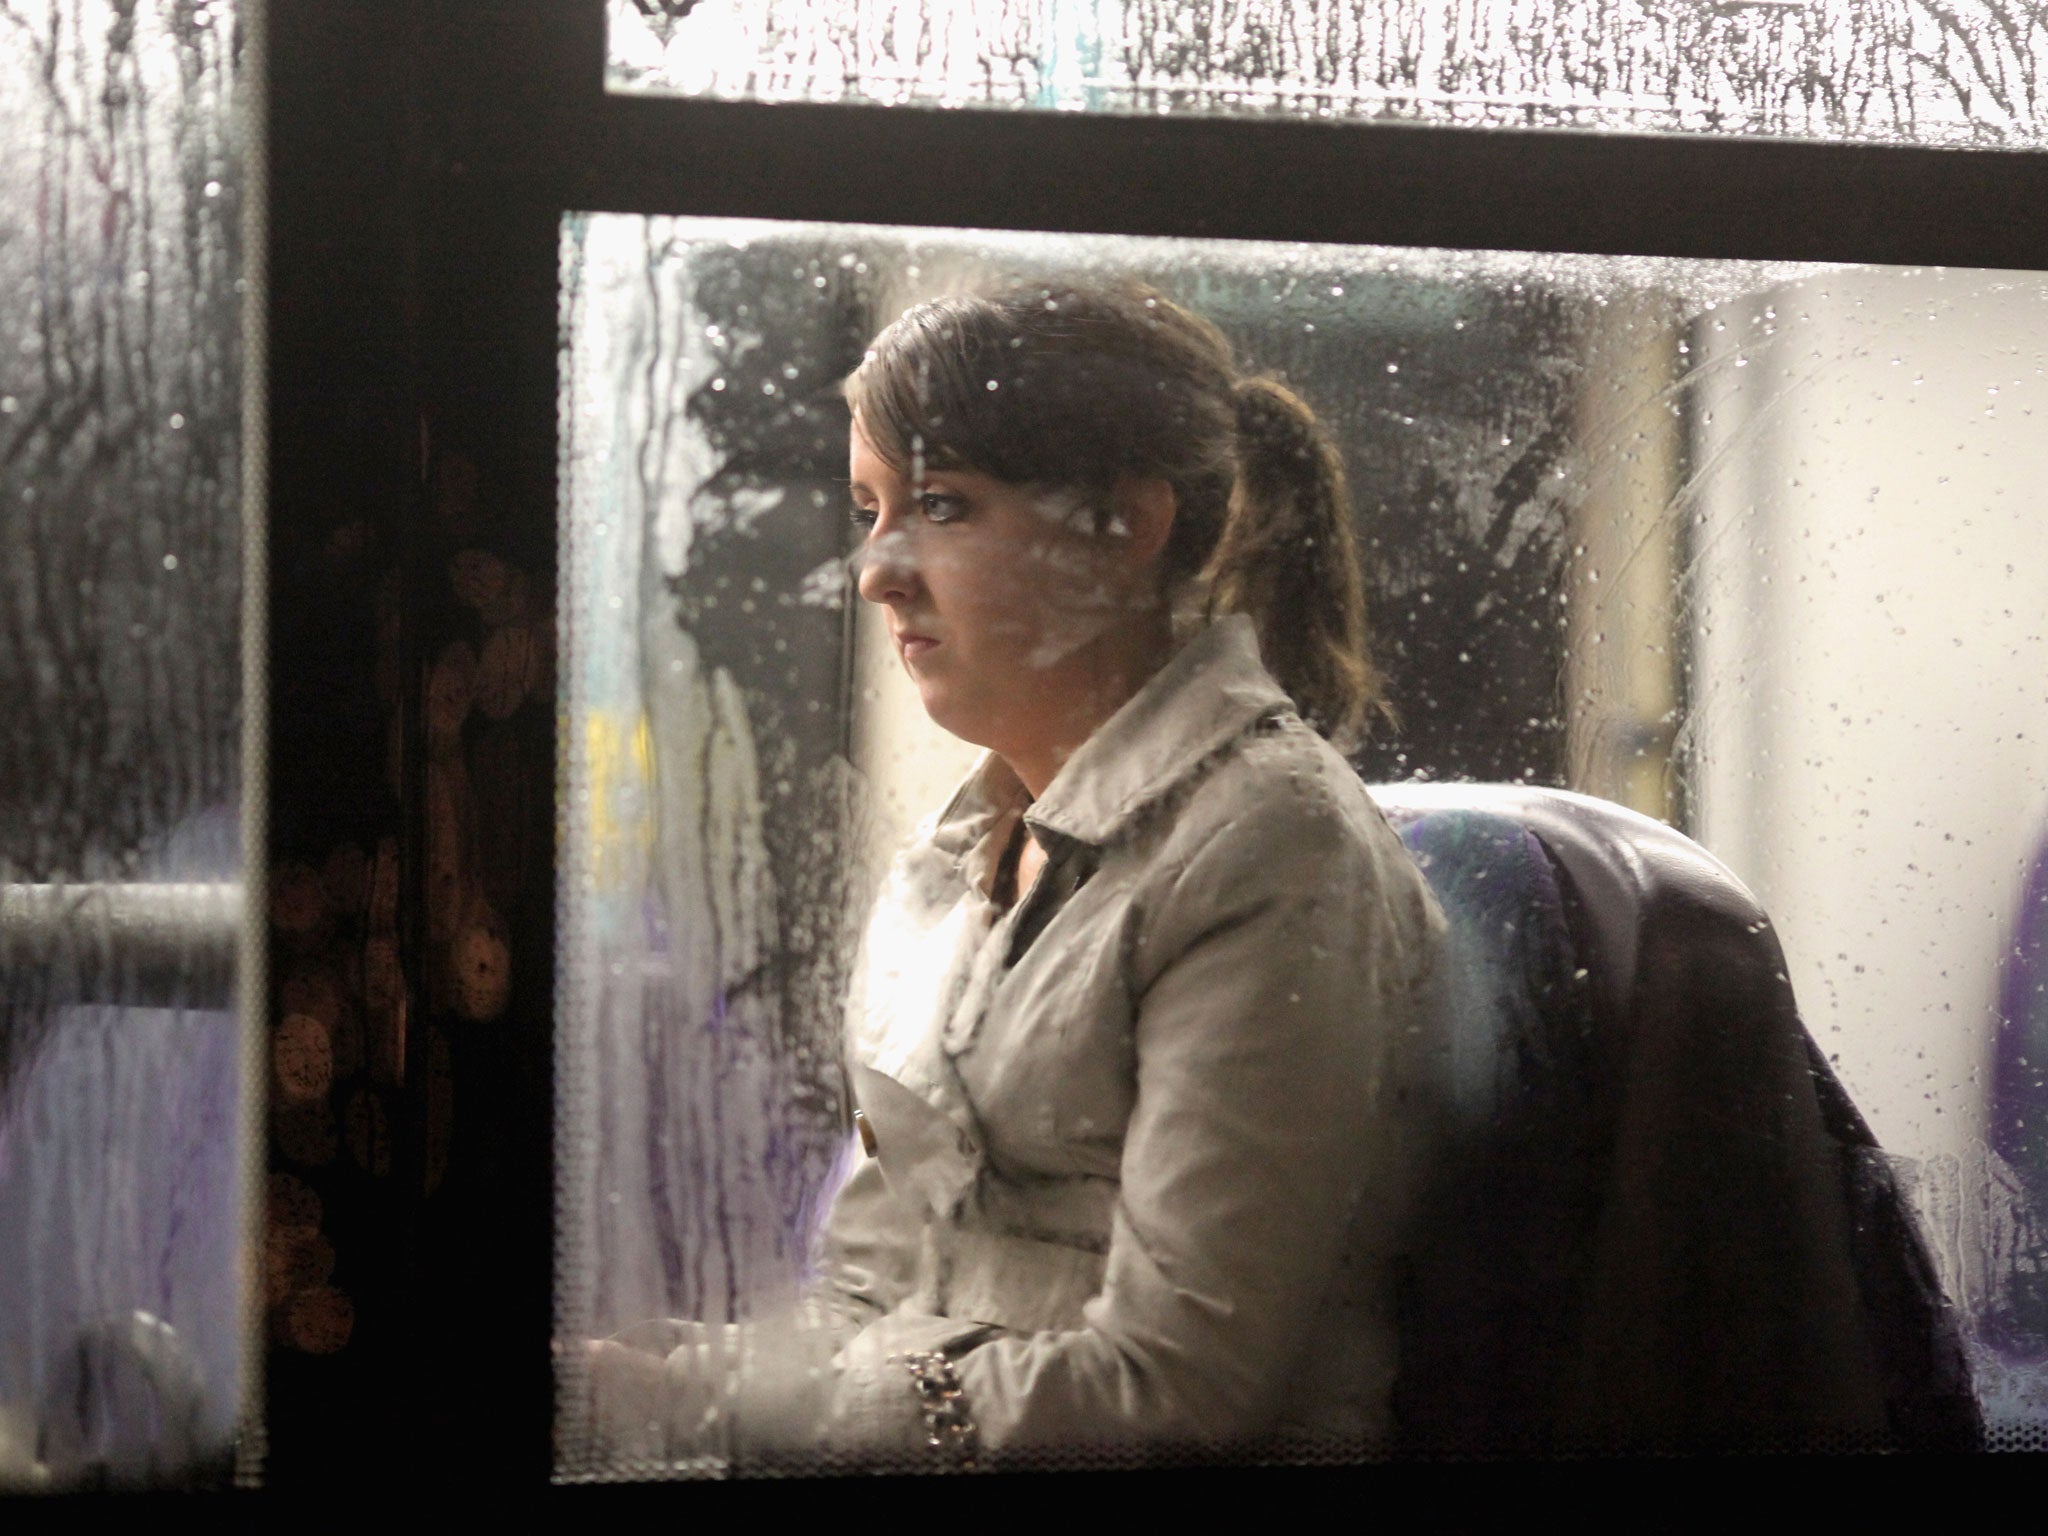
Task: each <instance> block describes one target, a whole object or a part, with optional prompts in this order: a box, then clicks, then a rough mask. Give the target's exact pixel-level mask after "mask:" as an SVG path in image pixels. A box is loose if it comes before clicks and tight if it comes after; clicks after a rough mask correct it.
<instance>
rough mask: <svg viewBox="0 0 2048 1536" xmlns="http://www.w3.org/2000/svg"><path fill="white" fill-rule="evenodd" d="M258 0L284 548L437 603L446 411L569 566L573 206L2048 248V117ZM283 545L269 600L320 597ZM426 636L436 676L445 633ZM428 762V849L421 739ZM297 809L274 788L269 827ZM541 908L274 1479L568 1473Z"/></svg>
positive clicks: (1483, 236)
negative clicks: (1263, 101)
mask: <svg viewBox="0 0 2048 1536" xmlns="http://www.w3.org/2000/svg"><path fill="white" fill-rule="evenodd" d="M250 3H256V4H262V5H263V6H264V10H265V25H266V29H267V38H268V43H267V54H266V56H265V57H263V58H261V59H257V60H250V61H247V63H246V67H250V68H261V69H263V70H264V71H265V73H266V76H267V81H268V99H269V122H268V125H267V130H266V131H267V135H268V144H269V154H268V162H269V205H270V232H271V233H270V244H269V252H268V255H269V278H270V282H271V300H270V314H271V341H270V376H269V390H270V417H269V425H268V436H269V454H270V466H271V485H272V491H271V513H270V517H271V533H270V537H271V540H272V547H273V549H274V550H278V551H285V552H288V551H289V548H290V542H291V537H292V534H291V529H290V523H291V520H292V519H293V517H294V516H295V512H296V508H297V507H298V506H299V505H300V504H301V498H302V496H303V494H304V493H306V492H307V490H308V488H310V487H314V486H322V487H325V488H326V490H327V491H328V492H329V493H333V492H335V490H336V488H337V487H338V488H339V492H340V493H342V494H347V495H355V496H360V497H361V498H363V500H364V501H365V502H366V503H370V502H378V501H381V503H382V504H384V505H386V506H389V507H392V508H395V511H394V512H393V514H392V519H393V520H392V524H391V526H392V527H393V528H394V529H395V530H396V532H395V535H394V536H395V538H396V541H397V544H398V546H399V550H400V554H401V560H402V563H403V565H404V568H405V570H406V573H407V574H406V579H405V580H406V584H405V592H406V602H407V604H408V605H409V606H416V607H419V608H424V607H426V606H429V605H430V604H431V603H432V602H433V601H435V599H433V598H431V597H430V596H429V595H428V594H429V589H430V587H431V585H432V582H433V580H434V579H435V569H436V567H435V562H436V560H437V559H438V558H439V557H438V555H437V554H436V553H435V546H434V545H433V541H432V539H431V538H430V537H428V535H427V533H426V532H425V531H424V530H425V529H426V527H427V524H428V520H429V518H430V516H431V513H430V510H429V501H430V495H429V491H428V488H427V486H426V484H425V483H424V475H423V473H422V470H421V467H420V466H421V461H422V458H423V457H424V455H425V452H426V450H425V449H424V448H423V447H422V446H421V439H422V437H423V436H425V435H426V434H427V433H428V432H429V430H431V431H433V432H442V433H446V432H453V433H456V434H458V435H460V436H461V437H462V438H463V440H464V441H465V443H466V444H467V446H468V450H469V452H470V453H471V455H472V457H473V458H474V459H475V460H476V461H477V464H478V473H479V483H480V486H481V487H482V489H481V491H480V494H484V495H489V496H493V497H498V498H501V499H502V502H503V506H504V511H503V513H502V517H503V519H504V520H505V525H506V527H507V530H508V531H507V533H506V537H507V538H509V539H510V540H511V541H512V542H513V543H515V544H517V545H519V546H520V547H522V548H524V549H526V550H527V551H529V552H530V554H531V556H532V563H533V566H534V568H535V569H537V570H541V571H550V570H552V568H553V562H554V540H555V518H556V507H557V503H556V493H555V476H556V444H557V416H556V409H557V407H556V362H557V357H558V351H559V346H560V337H559V320H558V308H557V304H558V293H557V259H558V250H559V244H558V240H559V228H560V221H561V217H562V215H563V214H564V213H565V212H568V211H572V210H575V211H606V212H624V213H643V214H676V215H707V216H729V217H747V218H761V219H783V220H816V221H846V222H857V223H864V224H885V225H911V226H918V225H922V226H939V227H963V228H991V229H1014V230H1033V231H1053V232H1066V233H1084V234H1117V235H1151V236H1200V237H1209V238H1225V239H1242V240H1276V241H1313V242H1327V243H1334V244H1354V245H1389V246H1434V247H1444V248H1453V249H1474V250H1512V251H1532V252H1535V251H1556V252H1575V253H1586V254H1594V255H1642V256H1672V257H1701V258H1725V259H1749V260H1765V259H1768V260H1792V261H1820V262H1860V263H1885V264H1906V265H1919V264H1929V265H1948V266H1961V267H1989V268H2007V269H2019V270H2029V271H2041V270H2048V147H2044V148H2036V149H2021V150H1976V149H1969V150H1964V149H1926V148H1915V147H1910V146H1898V145H1881V144H1864V143H1820V142H1812V141H1797V140H1769V139H1739V138H1717V137H1711V136H1639V135H1627V134H1607V133H1596V134H1587V133H1567V132H1556V131H1547V130H1537V129H1473V128H1446V127H1432V126H1416V125H1409V124H1398V123H1383V122H1357V123H1332V122H1317V121H1306V120H1301V121H1293V120H1282V119H1277V118H1272V117H1260V118H1224V117H1206V118H1204V117H1158V118H1152V117H1120V116H1106V115H1105V116H1092V115H1080V114H1066V113H1040V112H1033V111H1012V110H976V109H932V108H919V107H880V106H854V105H800V104H758V103H747V102H723V101H703V100H688V99H680V98H664V97H653V96H631V95H612V94H609V93H608V92H607V91H606V88H605V47H606V38H605V31H606V25H605V7H604V4H603V0H494V3H492V4H490V5H478V4H475V3H474V0H351V3H350V4H348V5H345V6H336V5H333V4H332V0H250ZM350 422H353V423H356V426H355V427H353V428H350V427H348V425H347V424H348V423H350ZM364 423H368V425H363V424H364ZM288 566H289V561H288V560H281V562H280V564H279V566H278V567H277V571H276V573H275V574H274V575H273V579H272V584H271V589H270V601H271V604H272V611H273V614H274V615H282V614H285V613H287V612H288V610H289V608H290V605H291V604H292V603H293V602H294V601H295V600H296V599H297V591H298V589H295V588H294V587H293V585H292V581H293V577H292V576H291V574H290V571H289V569H288ZM271 637H272V638H271V656H270V676H271V677H272V678H273V679H274V684H273V686H274V688H275V690H276V691H277V694H278V696H279V703H280V704H283V703H284V702H285V696H286V695H290V694H292V693H294V692H303V691H307V690H312V691H317V689H318V686H319V676H318V673H319V669H320V668H321V667H322V666H323V665H324V664H325V662H324V661H323V658H322V656H321V654H320V653H318V652H316V651H315V650H313V649H312V648H310V647H309V645H308V643H307V641H306V639H305V637H304V634H303V632H302V631H301V630H300V629H296V628H293V627H292V626H291V625H290V624H289V623H287V622H286V621H285V620H284V618H282V617H274V619H273V623H272V630H271ZM407 643H408V645H409V646H411V647H412V650H411V652H410V653H409V656H410V661H411V663H412V664H411V665H410V666H409V668H408V674H407V675H408V678H409V679H411V681H409V682H408V687H409V688H413V689H415V690H417V687H418V683H417V679H418V677H419V674H420V670H421V669H420V666H419V665H418V661H419V656H420V652H419V650H418V647H419V645H420V644H422V643H423V642H421V641H419V640H418V639H417V638H416V637H415V638H412V639H409V640H408V642H407ZM410 707H413V708H415V709H417V707H418V700H417V699H414V700H413V701H412V705H411V706H410ZM282 713H283V714H285V715H287V716H288V714H289V709H288V708H287V709H285V710H283V711H282ZM279 714H280V710H279V709H278V708H277V707H273V715H274V716H277V715H279ZM543 729H551V726H550V727H544V728H543ZM551 745H552V743H550V746H551ZM297 749H298V743H297V742H296V741H295V740H294V739H293V736H292V734H291V732H290V730H289V729H288V728H287V727H285V726H284V725H282V724H281V725H280V727H279V729H278V730H277V731H276V732H275V733H274V735H273V739H272V743H271V747H270V754H271V765H270V774H269V777H270V782H271V783H272V784H273V785H278V786H280V787H281V793H286V794H288V793H289V792H290V791H289V790H288V789H284V788H283V787H284V786H289V785H291V784H292V783H294V782H301V781H302V780H303V775H300V776H299V777H298V778H296V779H295V777H294V774H293V773H292V772H291V771H290V768H291V765H290V763H289V762H288V759H289V758H290V757H291V755H292V754H293V753H294V752H295V751H296V750H297ZM404 782H405V788H404V790H403V792H402V793H401V795H400V800H401V802H402V804H403V813H404V816H405V820H406V825H407V828H408V831H407V846H408V849H409V852H410V853H412V854H413V855H415V856H416V855H417V853H418V849H419V821H420V800H421V797H422V794H423V788H422V779H421V776H420V770H419V765H418V764H417V762H413V763H411V764H410V765H409V767H408V769H407V772H406V776H405V781H404ZM341 789H342V790H343V791H346V790H347V789H348V786H346V785H343V786H341ZM361 792H362V795H363V797H364V799H365V800H366V801H367V800H371V799H374V798H375V795H376V794H377V793H379V792H380V791H378V790H376V789H375V788H374V787H373V786H369V785H364V786H362V788H361ZM301 809H302V808H301V807H297V806H294V805H293V804H291V803H290V802H289V801H288V800H284V801H276V802H274V803H273V805H272V810H271V815H272V823H273V826H274V827H280V828H282V827H284V826H285V824H287V823H289V822H290V821H291V820H292V818H293V817H294V816H295V815H297V814H298V813H299V811H300V810H301ZM417 862H418V861H417V858H416V857H414V858H413V860H412V863H413V864H414V865H415V866H416V865H417ZM411 905H413V906H417V905H418V903H417V901H412V902H411ZM514 926H515V933H514V947H515V951H516V952H517V953H519V954H521V955H525V956H530V957H531V958H530V959H528V960H526V961H525V962H523V963H522V968H521V969H520V970H518V971H517V972H516V973H515V974H516V981H515V986H514V991H513V1001H512V1004H511V1007H510V1009H509V1011H508V1013H507V1015H506V1017H505V1018H504V1019H503V1020H502V1021H501V1023H500V1025H499V1026H498V1029H499V1034H498V1039H499V1040H500V1041H501V1043H502V1048H501V1060H500V1061H499V1062H498V1064H497V1065H496V1066H495V1067H494V1068H493V1074H492V1075H490V1076H488V1077H487V1078H486V1079H484V1080H481V1081H479V1082H477V1083H475V1084H471V1085H469V1086H467V1087H466V1088H465V1090H464V1091H465V1093H466V1095H467V1101H466V1102H467V1108H466V1113H467V1115H468V1117H469V1118H468V1119H467V1121H466V1122H465V1129H464V1132H463V1134H464V1135H466V1136H472V1137H483V1138H488V1139H490V1140H491V1141H492V1142H493V1143H495V1144H496V1145H498V1146H499V1147H501V1148H503V1149H504V1155H503V1157H502V1160H501V1163H500V1176H499V1177H498V1178H496V1179H495V1180H494V1181H493V1183H492V1186H491V1188H490V1189H489V1190H488V1191H471V1192H468V1193H465V1194H463V1195H462V1196H460V1197H459V1198H457V1199H454V1200H443V1201H440V1202H438V1203H437V1202H429V1201H424V1200H421V1199H419V1198H417V1197H401V1196H394V1197H390V1198H386V1199H383V1200H382V1203H380V1204H378V1205H377V1206H376V1207H375V1208H374V1209H371V1210H366V1211H365V1212H362V1213H358V1214H359V1215H360V1216H361V1218H362V1219H363V1221H364V1222H366V1223H367V1224H369V1225H370V1226H372V1227H374V1228H375V1229H376V1230H377V1231H379V1232H380V1233H382V1234H383V1240H382V1242H381V1244H380V1257H379V1259H378V1261H377V1263H376V1264H375V1265H373V1266H371V1267H370V1268H369V1269H368V1270H366V1271H365V1278H364V1279H363V1281H362V1284H363V1286H364V1287H365V1293H364V1294H363V1295H361V1296H359V1308H360V1311H361V1315H362V1319H363V1321H362V1324H361V1326H362V1328H363V1329H364V1334H363V1338H362V1339H361V1341H360V1342H361V1344H362V1348H361V1349H359V1350H357V1351H354V1352H352V1353H350V1354H349V1355H348V1356H347V1357H346V1358H343V1359H338V1360H337V1361H335V1362H328V1363H325V1364H322V1365H319V1366H317V1367H316V1366H311V1365H307V1366H303V1367H302V1366H298V1365H291V1366H289V1367H287V1368H283V1369H275V1368H274V1369H273V1371H272V1374H271V1378H270V1387H269V1413H268V1421H269V1423H268V1435H269V1444H270V1450H271V1454H270V1466H269V1477H270V1481H271V1483H272V1484H273V1486H275V1487H277V1488H279V1489H282V1490H294V1489H296V1490H302V1491H309V1490H314V1489H322V1488H331V1487H335V1486H338V1485H344V1484H346V1483H348V1482H350V1481H351V1480H353V1479H356V1478H358V1477H363V1476H369V1477H374V1478H377V1479H382V1478H384V1477H391V1478H393V1479H398V1478H417V1477H420V1476H427V1477H433V1476H435V1475H437V1474H438V1475H441V1476H444V1477H445V1478H447V1479H448V1480H449V1481H450V1482H451V1483H455V1482H460V1483H468V1484H473V1483H474V1481H475V1480H476V1479H479V1478H483V1479H489V1480H490V1481H491V1484H492V1488H491V1492H492V1494H493V1496H494V1497H503V1496H505V1495H507V1494H516V1493H517V1492H518V1491H519V1490H521V1489H532V1490H535V1491H538V1490H541V1489H543V1488H545V1487H546V1486H547V1485H548V1483H549V1481H550V1478H551V1475H552V1471H553V1453H552V1445H551V1438H550V1431H551V1420H552V1414H553V1378H552V1371H551V1367H550V1363H549V1344H550V1333H551V1316H552V1309H553V1284H554V1261H555V1253H554V1246H553V1236H552V1215H553V1208H554V1183H553V1173H552V1161H553V1145H554V1142H553V1133H554V1127H553V1110H552V1106H553V1101H554V1093H553V1062H552V1052H553V1041H554V1009H555V1000H554V976H553V970H552V956H553V936H552V932H551V930H550V928H549V927H548V926H547V924H546V923H545V921H544V920H543V919H541V918H539V917H533V916H529V917H528V918H527V919H526V920H525V921H524V927H523V928H522V927H521V926H520V923H519V922H518V921H517V920H515V925H514ZM422 1404H425V1405H428V1406H426V1407H422V1406H421V1405H422ZM372 1469H388V1470H372ZM1272 1475H1280V1474H1272ZM1361 1475H1381V1476H1384V1475H1387V1474H1386V1471H1385V1469H1371V1468H1367V1469H1361ZM1460 1476H1461V1474H1459V1473H1457V1471H1456V1469H1448V1470H1446V1471H1444V1472H1443V1474H1442V1478H1441V1482H1442V1483H1444V1484H1449V1483H1451V1482H1453V1481H1456V1480H1457V1479H1458V1478H1459V1477H1460ZM653 1491H654V1492H658V1493H661V1494H662V1495H663V1496H670V1497H682V1496H688V1495H692V1494H693V1491H694V1493H695V1494H696V1495H697V1496H702V1497H707V1498H717V1497H722V1496H729V1495H720V1494H717V1493H714V1492H709V1491H706V1490H703V1489H701V1488H698V1489H695V1490H693V1489H690V1488H679V1489H673V1490H653ZM564 1492H565V1493H573V1492H576V1490H564ZM763 1496H764V1497H765V1496H766V1495H763ZM720 1507H723V1508H727V1509H731V1508H734V1507H735V1506H731V1505H724V1506H720Z"/></svg>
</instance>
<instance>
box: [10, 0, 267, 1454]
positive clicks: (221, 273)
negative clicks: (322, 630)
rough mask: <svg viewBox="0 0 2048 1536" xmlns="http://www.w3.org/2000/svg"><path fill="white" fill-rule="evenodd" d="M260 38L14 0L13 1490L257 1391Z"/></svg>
mask: <svg viewBox="0 0 2048 1536" xmlns="http://www.w3.org/2000/svg"><path fill="white" fill-rule="evenodd" d="M238 47H239V44H238V34H237V17H236V12H235V8H234V6H233V5H232V4H230V3H227V0H111V3H109V0H75V3H73V0H67V3H64V4H24V3H19V0H6V3H0V138H4V140H5V142H6V144H7V146H8V151H9V152H8V154H7V156H6V157H5V159H4V161H0V711H4V714H5V718H6V721H7V725H6V729H5V731H4V732H0V1253H4V1254H5V1255H6V1256H7V1257H6V1271H7V1273H6V1280H5V1282H4V1283H0V1487H10V1486H42V1485H51V1484H54V1485H66V1484H72V1485H77V1484H86V1485H91V1484H95V1483H102V1482H112V1483H118V1484H132V1483H138V1482H165V1481H173V1482H182V1481H190V1480H194V1479H198V1480H202V1481H207V1480H214V1479H218V1478H220V1477H224V1476H226V1475H227V1472H228V1470H229V1458H230V1455H231V1439H232V1436H233V1433H234V1430H235V1427H236V1424H237V1421H238V1419H239V1417H240V1415H241V1412H242V1409H243V1404H242V1403H241V1401H240V1391H239V1385H238V1378H239V1375H240V1372H241V1369H242V1365H243V1361H242V1347H241V1342H240V1333H241V1314H240V1287H239V1266H240V1255H241V1252H242V1230H243V1222H242V1209H243V1200H242V1191H241V1189H240V1187H239V1176H238V1174H237V1171H236V1168H237V1158H238V1152H237V1121H238V1110H237V1104H238V1096H239V1091H240V1090H239V1087H238V1077H239V1074H238V1070H237V1066H236V1060H237V1055H238V1051H239V1046H238V1044H237V1025H236V1019H235V1015H234V1014H233V1012H232V1011H231V1009H232V993H233V959H232V956H233V952H234V945H233V934H234V931H235V924H236V922H237V921H238V916H239V906H240V886H239V881H240V876H241V867H242V866H241V855H240V850H239V846H238V844H239V835H238V831H237V828H238V825H239V820H238V817H239V812H238V808H237V801H238V796H239V783H240V771H239V766H238V756H237V754H238V743H239V714H240V704H241V701H240V696H239V678H240V675H241V664H240V654H241V647H240V590H241V589H240V562H241V553H240V552H241V525H240V505H239V502H240V494H241V491H240V476H239V456H240V451H241V446H240V445H241V434H240V427H239V421H240V410H241V356H240V352H241V308H242V295H241V292H240V289H241V271H242V261H241V245H240V239H239V228H240V220H241V197H242V191H243V183H242V177H241V156H240V149H239V125H238V121H237V116H236V113H237V53H238Z"/></svg>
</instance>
